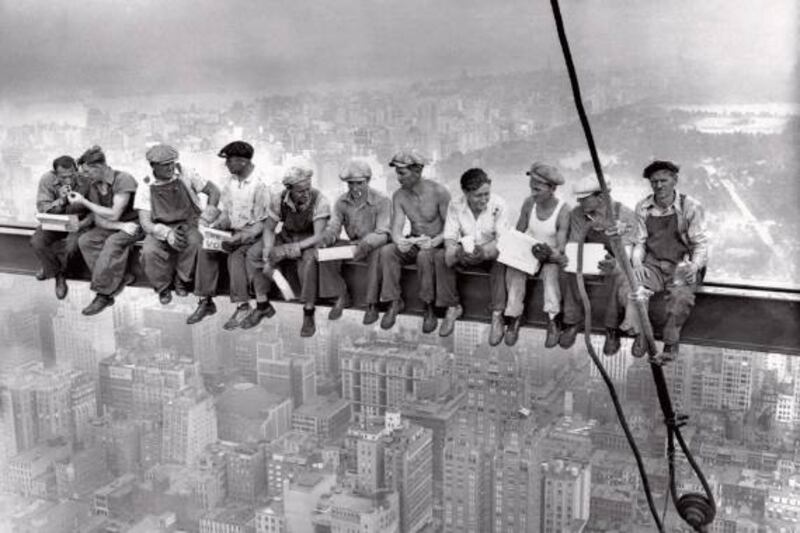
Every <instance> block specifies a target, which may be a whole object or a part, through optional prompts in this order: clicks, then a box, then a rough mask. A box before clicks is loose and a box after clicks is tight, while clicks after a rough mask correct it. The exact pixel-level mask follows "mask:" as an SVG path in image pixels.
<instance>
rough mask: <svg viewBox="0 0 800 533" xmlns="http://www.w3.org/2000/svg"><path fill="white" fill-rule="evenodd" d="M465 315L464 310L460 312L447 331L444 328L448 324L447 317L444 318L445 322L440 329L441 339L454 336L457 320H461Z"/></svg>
mask: <svg viewBox="0 0 800 533" xmlns="http://www.w3.org/2000/svg"><path fill="white" fill-rule="evenodd" d="M463 314H464V309H463V308H462V309H461V311H459V313H458V314H457V315H456V316H455V317H454V318H453V323H452V324H449V325H448V326H449V327H448V328H447V329H445V327H444V325H445V324H446V320H447V317H445V318H444V320H445V321H443V322H442V327H441V328H439V336H440V337H449V336H450V335H452V334H453V331H454V330H455V329H456V320H458V319H459V318H461V316H462V315H463Z"/></svg>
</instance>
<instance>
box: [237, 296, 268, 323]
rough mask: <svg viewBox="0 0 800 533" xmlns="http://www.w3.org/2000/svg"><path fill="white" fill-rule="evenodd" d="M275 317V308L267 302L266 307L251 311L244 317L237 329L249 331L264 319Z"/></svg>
mask: <svg viewBox="0 0 800 533" xmlns="http://www.w3.org/2000/svg"><path fill="white" fill-rule="evenodd" d="M273 316H275V308H274V307H272V304H271V303H269V302H267V305H266V306H263V305H262V306H261V307H258V305H256V308H255V309H253V310H252V311H251V312H250V314H249V315H247V316H246V317H244V320H242V322H241V323H240V324H239V327H240V328H242V329H250V328H254V327H256V326H257V325H259V324H260V323H261V321H262V320H263V319H264V318H272V317H273Z"/></svg>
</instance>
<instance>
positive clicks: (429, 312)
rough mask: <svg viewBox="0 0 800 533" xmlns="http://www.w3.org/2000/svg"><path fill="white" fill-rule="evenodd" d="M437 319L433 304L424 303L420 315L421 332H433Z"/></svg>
mask: <svg viewBox="0 0 800 533" xmlns="http://www.w3.org/2000/svg"><path fill="white" fill-rule="evenodd" d="M438 324H439V320H438V319H437V318H436V314H435V313H434V309H433V304H425V314H423V315H422V333H433V332H434V331H436V326H437V325H438Z"/></svg>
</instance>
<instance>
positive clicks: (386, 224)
mask: <svg viewBox="0 0 800 533" xmlns="http://www.w3.org/2000/svg"><path fill="white" fill-rule="evenodd" d="M375 233H379V234H385V235H391V233H392V201H391V200H389V198H387V197H385V196H381V198H380V200H378V215H377V217H376V218H375Z"/></svg>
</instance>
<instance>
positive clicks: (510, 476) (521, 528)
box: [493, 432, 540, 533]
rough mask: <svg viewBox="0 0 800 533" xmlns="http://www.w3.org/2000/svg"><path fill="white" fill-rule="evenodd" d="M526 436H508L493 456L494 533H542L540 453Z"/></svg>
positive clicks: (514, 433)
mask: <svg viewBox="0 0 800 533" xmlns="http://www.w3.org/2000/svg"><path fill="white" fill-rule="evenodd" d="M528 437H529V435H526V434H525V433H524V432H523V434H522V435H521V436H520V435H518V434H517V433H516V432H512V433H511V434H509V435H507V436H506V439H505V442H504V446H503V447H502V449H498V450H497V451H496V453H495V456H494V506H493V512H494V517H493V527H494V529H493V531H494V532H495V533H517V532H519V533H536V532H538V531H539V522H538V521H537V518H538V513H537V512H536V509H537V507H538V504H539V499H538V496H539V486H537V483H538V482H539V476H538V475H537V474H538V468H539V461H538V456H539V453H540V452H539V450H538V446H536V445H535V443H534V442H532V441H531V440H530V439H529V438H528Z"/></svg>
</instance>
